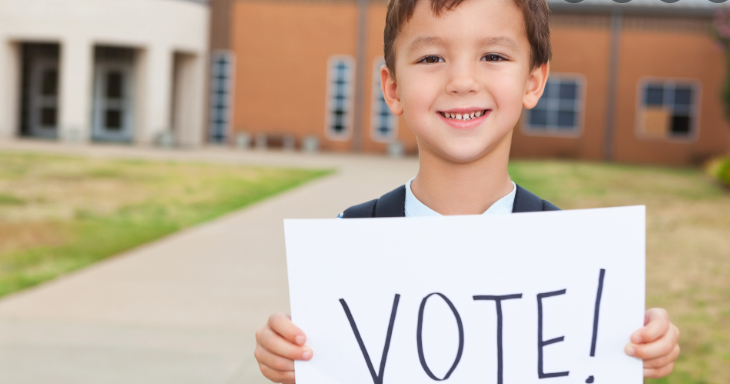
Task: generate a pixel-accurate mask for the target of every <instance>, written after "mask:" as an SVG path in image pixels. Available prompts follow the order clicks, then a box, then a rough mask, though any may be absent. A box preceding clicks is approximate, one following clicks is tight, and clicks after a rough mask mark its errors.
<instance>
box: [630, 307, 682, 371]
mask: <svg viewBox="0 0 730 384" xmlns="http://www.w3.org/2000/svg"><path fill="white" fill-rule="evenodd" d="M678 342H679V329H677V327H675V326H674V324H672V323H671V322H669V315H668V314H667V311H665V310H663V309H661V308H652V309H649V310H647V311H646V314H645V315H644V328H641V329H640V330H638V331H636V332H635V333H634V334H633V335H632V336H631V343H629V344H628V345H627V346H626V354H627V355H629V356H635V357H638V358H640V359H642V360H644V377H648V378H652V379H659V378H662V377H665V376H667V375H669V374H670V373H672V369H674V361H675V360H677V357H679V344H678Z"/></svg>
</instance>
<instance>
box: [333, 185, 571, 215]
mask: <svg viewBox="0 0 730 384" xmlns="http://www.w3.org/2000/svg"><path fill="white" fill-rule="evenodd" d="M559 210H560V208H558V207H556V206H554V205H553V204H551V203H550V202H549V201H547V200H543V199H541V198H539V197H537V195H535V194H534V193H532V192H530V191H528V190H526V189H525V188H522V187H520V186H519V185H517V192H516V193H515V203H514V207H513V208H512V213H519V212H542V211H559ZM405 216H406V186H405V185H401V186H400V187H398V188H396V189H394V190H392V191H390V192H388V193H386V194H385V195H383V196H381V197H380V198H379V199H374V200H370V201H368V202H365V203H362V204H358V205H355V206H352V207H350V208H347V209H346V210H345V212H343V213H342V218H344V219H353V218H365V217H405Z"/></svg>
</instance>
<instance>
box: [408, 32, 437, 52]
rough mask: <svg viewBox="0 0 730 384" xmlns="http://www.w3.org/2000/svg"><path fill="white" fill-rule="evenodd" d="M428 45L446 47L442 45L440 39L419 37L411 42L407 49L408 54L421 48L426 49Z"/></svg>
mask: <svg viewBox="0 0 730 384" xmlns="http://www.w3.org/2000/svg"><path fill="white" fill-rule="evenodd" d="M430 45H446V44H444V41H443V40H442V39H441V38H440V37H435V36H421V37H418V38H416V39H415V40H413V42H412V43H411V45H410V47H409V48H408V51H409V52H413V51H417V50H419V49H421V48H423V47H427V46H430Z"/></svg>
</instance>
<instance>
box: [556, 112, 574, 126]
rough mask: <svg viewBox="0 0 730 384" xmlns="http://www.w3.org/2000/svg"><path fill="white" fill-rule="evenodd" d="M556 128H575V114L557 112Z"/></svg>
mask: <svg viewBox="0 0 730 384" xmlns="http://www.w3.org/2000/svg"><path fill="white" fill-rule="evenodd" d="M558 128H561V129H565V128H568V129H573V128H575V112H573V111H558Z"/></svg>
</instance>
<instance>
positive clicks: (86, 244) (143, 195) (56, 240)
mask: <svg viewBox="0 0 730 384" xmlns="http://www.w3.org/2000/svg"><path fill="white" fill-rule="evenodd" d="M327 173H328V171H321V170H295V169H267V168H252V167H243V166H228V165H203V164H182V163H155V162H142V161H123V160H90V159H82V158H72V157H61V156H45V155H23V154H7V153H0V296H3V295H6V294H8V293H11V292H14V291H18V290H21V289H23V288H27V287H30V286H33V285H36V284H39V283H41V282H43V281H47V280H49V279H52V278H54V277H56V276H58V275H60V274H63V273H66V272H69V271H73V270H76V269H79V268H82V267H84V266H87V265H89V264H91V263H93V262H95V261H97V260H100V259H103V258H106V257H108V256H111V255H114V254H116V253H119V252H122V251H124V250H127V249H130V248H133V247H135V246H137V245H139V244H142V243H146V242H149V241H152V240H155V239H158V238H160V237H162V236H165V235H167V234H170V233H173V232H175V231H178V230H180V229H182V228H185V227H189V226H191V225H195V224H198V223H201V222H203V221H206V220H209V219H212V218H214V217H217V216H220V215H222V214H224V213H227V212H230V211H233V210H236V209H239V208H242V207H245V206H246V205H249V204H251V203H254V202H256V201H260V200H262V199H264V198H266V197H269V196H272V195H274V194H277V193H279V192H282V191H284V190H287V189H290V188H293V187H295V186H297V185H300V184H302V183H304V182H306V181H309V180H311V179H313V178H316V177H320V176H322V175H325V174H327Z"/></svg>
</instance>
